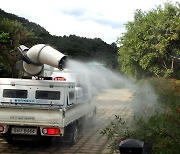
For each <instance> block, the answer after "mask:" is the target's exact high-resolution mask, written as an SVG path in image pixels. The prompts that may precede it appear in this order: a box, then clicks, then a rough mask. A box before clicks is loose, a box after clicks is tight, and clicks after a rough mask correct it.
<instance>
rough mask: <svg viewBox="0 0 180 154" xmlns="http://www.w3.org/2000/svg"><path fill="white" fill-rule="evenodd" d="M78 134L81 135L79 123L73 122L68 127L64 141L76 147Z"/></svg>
mask: <svg viewBox="0 0 180 154" xmlns="http://www.w3.org/2000/svg"><path fill="white" fill-rule="evenodd" d="M78 133H79V129H78V124H77V122H73V123H71V124H70V125H69V126H67V127H66V129H65V136H64V137H65V138H64V140H65V141H68V142H69V143H70V144H71V145H74V144H75V143H76V142H77V139H78Z"/></svg>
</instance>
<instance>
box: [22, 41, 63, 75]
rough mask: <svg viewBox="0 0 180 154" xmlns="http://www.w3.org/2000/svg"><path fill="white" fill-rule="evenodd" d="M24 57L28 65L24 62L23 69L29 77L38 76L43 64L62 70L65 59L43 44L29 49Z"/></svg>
mask: <svg viewBox="0 0 180 154" xmlns="http://www.w3.org/2000/svg"><path fill="white" fill-rule="evenodd" d="M26 56H27V57H28V59H30V64H28V63H27V62H25V61H24V62H23V68H24V70H25V72H26V73H27V74H29V75H39V74H40V73H41V72H42V71H43V65H44V64H47V65H49V66H52V67H56V68H60V69H62V67H63V65H64V61H65V59H66V56H65V55H64V54H62V53H60V52H59V51H57V50H56V49H54V48H52V47H50V46H49V45H45V44H38V45H35V46H33V47H31V48H30V49H29V50H28V51H27V54H26Z"/></svg>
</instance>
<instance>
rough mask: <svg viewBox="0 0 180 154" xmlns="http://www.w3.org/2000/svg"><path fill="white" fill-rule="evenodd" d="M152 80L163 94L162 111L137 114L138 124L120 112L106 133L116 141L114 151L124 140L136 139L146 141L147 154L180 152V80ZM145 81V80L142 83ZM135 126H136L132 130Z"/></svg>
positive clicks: (161, 99)
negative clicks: (127, 120)
mask: <svg viewBox="0 0 180 154" xmlns="http://www.w3.org/2000/svg"><path fill="white" fill-rule="evenodd" d="M142 82H148V83H151V85H152V86H153V87H154V90H155V91H156V92H157V94H158V95H159V101H160V103H161V104H162V108H161V110H157V112H156V113H155V114H154V115H152V116H150V117H149V118H144V115H138V116H135V119H134V122H135V123H134V124H133V125H132V123H131V125H129V124H128V123H127V122H124V121H123V119H122V118H121V117H120V116H118V115H116V118H115V120H114V121H113V122H111V125H110V126H109V127H107V128H105V129H104V130H102V132H101V133H102V134H103V135H106V136H107V137H108V139H109V140H111V141H112V144H111V145H110V146H111V148H112V153H113V152H114V151H117V150H118V145H119V143H120V141H122V140H124V139H129V138H134V139H139V140H141V141H143V142H144V143H145V146H144V153H147V154H151V153H153V154H171V153H173V154H176V153H177V154H178V153H179V152H180V142H179V139H180V129H179V127H180V103H179V102H180V81H178V80H170V79H164V78H160V79H157V78H151V79H149V80H147V81H142ZM141 84H142V83H141ZM132 128H133V129H132Z"/></svg>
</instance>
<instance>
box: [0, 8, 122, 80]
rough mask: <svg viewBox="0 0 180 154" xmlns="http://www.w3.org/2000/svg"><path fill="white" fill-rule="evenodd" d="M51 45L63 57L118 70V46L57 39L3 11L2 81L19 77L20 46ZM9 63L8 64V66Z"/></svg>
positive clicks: (72, 37)
mask: <svg viewBox="0 0 180 154" xmlns="http://www.w3.org/2000/svg"><path fill="white" fill-rule="evenodd" d="M39 43H43V44H49V45H51V46H53V47H54V48H56V49H57V50H59V51H61V52H62V53H64V54H66V55H68V56H69V57H72V58H74V59H78V60H82V61H92V60H93V61H97V62H100V63H103V64H105V65H107V66H108V67H111V68H116V67H117V49H118V48H117V46H116V44H115V43H112V44H111V45H110V44H107V43H106V42H104V41H103V40H101V39H100V38H94V39H90V38H86V37H80V36H76V35H74V34H72V35H70V36H55V35H51V34H50V33H49V32H48V31H47V30H46V29H44V28H43V27H41V26H40V25H38V24H37V23H33V22H29V21H28V20H27V19H25V18H22V17H18V16H16V15H14V14H10V13H6V12H5V11H3V10H1V9H0V77H3V76H4V77H7V76H16V75H17V74H16V73H15V72H17V70H15V68H14V66H15V62H16V58H17V57H16V52H17V50H16V48H17V46H18V45H19V44H24V45H26V46H28V47H31V46H32V45H34V44H39ZM7 61H8V63H7Z"/></svg>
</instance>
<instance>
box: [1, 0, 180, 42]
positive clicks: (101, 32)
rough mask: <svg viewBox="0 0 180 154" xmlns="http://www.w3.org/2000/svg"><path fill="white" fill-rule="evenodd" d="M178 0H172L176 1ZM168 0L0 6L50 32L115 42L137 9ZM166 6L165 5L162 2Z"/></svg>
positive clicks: (34, 1) (36, 1) (17, 0)
mask: <svg viewBox="0 0 180 154" xmlns="http://www.w3.org/2000/svg"><path fill="white" fill-rule="evenodd" d="M176 1H179V0H169V2H172V3H175V2H176ZM165 2H167V0H0V8H1V9H2V10H4V11H5V12H8V13H13V14H15V15H18V16H20V17H24V18H26V19H28V20H29V21H31V22H35V23H37V24H39V25H41V26H42V27H44V28H45V29H46V30H47V31H48V32H49V33H50V34H52V35H56V36H64V35H67V36H69V35H71V34H75V35H76V36H80V37H87V38H101V39H102V40H103V41H105V42H107V43H112V42H116V40H117V38H118V37H120V36H121V33H122V32H124V31H125V26H124V24H125V23H127V22H128V21H132V20H133V16H134V12H135V10H136V9H142V10H143V11H148V10H150V9H153V8H156V6H158V5H160V4H161V5H162V4H164V3H165ZM162 6H163V5H162Z"/></svg>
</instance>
